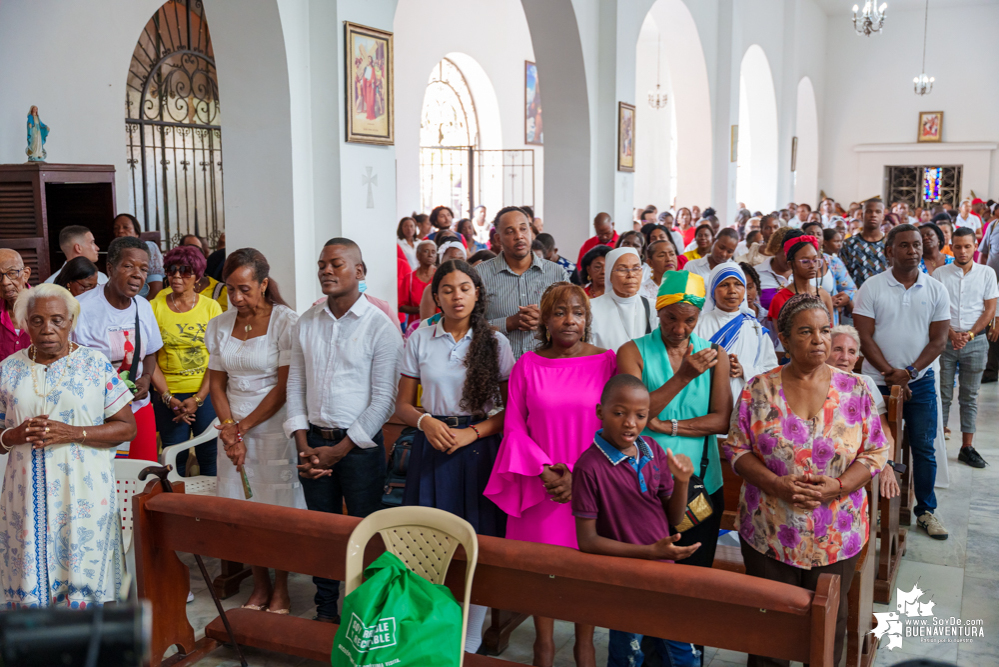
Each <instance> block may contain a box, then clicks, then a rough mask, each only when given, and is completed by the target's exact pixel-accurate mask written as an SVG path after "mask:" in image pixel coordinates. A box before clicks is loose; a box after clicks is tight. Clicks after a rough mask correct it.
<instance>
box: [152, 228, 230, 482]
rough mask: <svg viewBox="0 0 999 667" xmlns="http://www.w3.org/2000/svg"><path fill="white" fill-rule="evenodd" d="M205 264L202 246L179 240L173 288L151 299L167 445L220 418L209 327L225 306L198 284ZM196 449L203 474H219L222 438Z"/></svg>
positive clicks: (169, 276)
mask: <svg viewBox="0 0 999 667" xmlns="http://www.w3.org/2000/svg"><path fill="white" fill-rule="evenodd" d="M205 265H206V261H205V256H204V255H203V254H202V253H201V252H200V251H199V250H198V249H197V248H194V247H191V246H177V247H176V248H173V249H172V250H170V251H169V252H167V254H166V255H165V256H164V257H163V266H164V267H165V271H164V273H165V274H166V280H167V282H168V283H169V285H170V289H169V290H166V289H164V290H163V291H162V292H160V294H159V295H157V298H155V299H153V300H152V301H151V302H150V305H151V306H152V308H153V314H154V315H155V316H156V322H157V324H159V327H160V334H161V336H162V337H163V347H162V348H161V349H160V351H159V353H158V355H157V359H156V360H157V365H158V368H159V372H157V373H155V374H154V375H153V387H155V389H156V392H157V393H158V394H159V397H160V400H159V401H153V404H154V406H155V408H154V409H155V411H156V430H157V431H159V433H160V438H161V439H162V440H163V446H164V447H168V446H170V445H176V444H178V443H181V442H184V441H185V440H189V439H190V438H191V436H192V429H193V433H194V434H198V433H201V432H203V431H204V430H205V429H206V428H208V427H209V426H211V423H212V421H213V420H214V419H215V410H214V408H212V400H211V397H210V396H209V394H208V392H209V383H208V380H207V377H208V374H207V371H208V348H206V347H205V331H206V330H207V328H208V322H209V320H211V319H212V318H213V317H216V316H218V315H221V314H222V308H221V307H220V306H219V304H218V303H217V302H215V301H214V300H213V299H210V298H208V297H205V296H204V295H202V294H199V293H198V292H197V291H196V290H195V285H196V284H197V282H198V281H199V280H200V279H201V277H202V276H203V275H204V273H205ZM164 293H166V294H164ZM161 295H162V296H161ZM194 451H195V455H196V456H197V457H198V466H199V467H200V468H201V474H202V475H215V470H216V467H215V456H216V441H215V440H210V441H209V442H206V443H204V444H202V445H198V446H197V447H196V448H195V450H194ZM186 462H187V460H186V458H185V457H183V456H181V457H180V458H179V459H178V460H177V472H178V473H180V474H181V475H183V474H184V468H185V464H186Z"/></svg>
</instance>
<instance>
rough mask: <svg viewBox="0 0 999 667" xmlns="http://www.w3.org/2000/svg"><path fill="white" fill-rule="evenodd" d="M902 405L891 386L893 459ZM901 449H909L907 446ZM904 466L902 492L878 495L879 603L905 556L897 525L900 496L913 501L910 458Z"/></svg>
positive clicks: (902, 531) (901, 530) (897, 446)
mask: <svg viewBox="0 0 999 667" xmlns="http://www.w3.org/2000/svg"><path fill="white" fill-rule="evenodd" d="M902 405H903V399H902V388H901V387H897V386H896V387H892V388H891V396H890V397H889V398H888V414H887V415H886V416H887V417H888V428H889V429H890V430H891V436H892V439H893V440H894V441H895V444H894V446H893V447H892V451H891V453H890V454H889V458H891V460H892V461H898V460H899V459H898V454H899V451H900V450H902V449H903V447H902V441H901V440H900V438H899V435H900V434H901V433H903V430H902ZM904 449H905V451H906V452H908V447H906V448H904ZM904 462H905V461H903V463H904ZM907 465H908V468H907V469H906V471H905V474H903V475H902V476H901V481H900V482H899V487H900V488H901V494H900V495H898V496H895V497H894V498H881V499H880V503H879V509H880V510H881V525H880V526H879V527H878V539H879V540H880V542H881V544H880V548H879V551H878V576H877V578H876V579H875V581H874V601H875V602H880V603H881V604H888V601H889V600H890V599H891V594H892V591H894V590H895V578H896V577H897V576H898V566H899V563H900V562H901V560H902V556H904V555H905V544H906V538H907V534H908V531H907V530H906V529H905V528H901V527H900V526H899V523H900V518H899V517H900V514H901V507H902V501H903V498H906V499H910V500H909V507H910V508H912V507H913V506H914V504H915V491H914V489H913V486H912V461H911V460H909V461H908V463H907ZM882 474H892V475H897V473H896V472H895V471H893V470H889V471H885V472H883V473H882ZM872 530H873V524H872Z"/></svg>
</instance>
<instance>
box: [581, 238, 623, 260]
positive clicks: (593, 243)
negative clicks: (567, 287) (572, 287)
mask: <svg viewBox="0 0 999 667" xmlns="http://www.w3.org/2000/svg"><path fill="white" fill-rule="evenodd" d="M598 245H600V237H599V236H593V237H591V238H588V239H586V243H584V244H583V247H582V248H580V249H579V259H578V260H576V266H579V267H582V266H583V255H585V254H586V253H588V252H589V251H590V250H592V249H593V248H596V247H597V246H598ZM604 245H606V246H610V247H611V248H613V247H614V246H615V245H617V232H614V236H613V237H611V240H610V241H608V242H607V243H605V244H604Z"/></svg>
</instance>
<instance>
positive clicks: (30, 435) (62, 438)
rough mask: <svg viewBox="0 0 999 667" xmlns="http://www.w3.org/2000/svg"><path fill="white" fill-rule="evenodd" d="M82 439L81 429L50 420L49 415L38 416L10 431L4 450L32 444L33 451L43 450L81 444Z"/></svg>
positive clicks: (6, 437)
mask: <svg viewBox="0 0 999 667" xmlns="http://www.w3.org/2000/svg"><path fill="white" fill-rule="evenodd" d="M82 438H83V434H82V430H81V427H79V426H70V425H69V424H66V423H65V422H60V421H55V420H53V419H49V416H48V415H38V416H37V417H32V418H31V419H28V420H25V421H24V422H22V423H21V425H20V426H17V427H15V428H12V429H8V430H7V431H6V432H5V433H4V438H3V444H4V448H8V447H12V446H14V445H27V444H30V445H31V448H32V449H42V448H43V447H47V446H49V445H65V444H69V443H71V442H79V441H80V440H81V439H82Z"/></svg>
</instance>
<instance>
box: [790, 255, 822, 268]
mask: <svg viewBox="0 0 999 667" xmlns="http://www.w3.org/2000/svg"><path fill="white" fill-rule="evenodd" d="M794 261H796V262H797V263H798V264H801V265H802V266H806V267H807V266H820V265H821V262H822V260H821V259H818V258H815V259H812V258H809V257H802V258H801V259H796V260H794Z"/></svg>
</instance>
